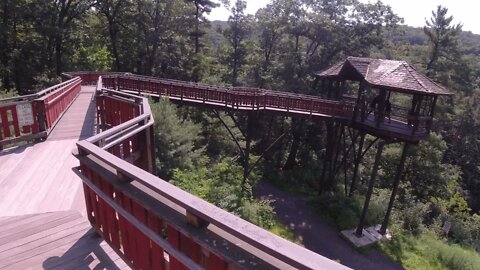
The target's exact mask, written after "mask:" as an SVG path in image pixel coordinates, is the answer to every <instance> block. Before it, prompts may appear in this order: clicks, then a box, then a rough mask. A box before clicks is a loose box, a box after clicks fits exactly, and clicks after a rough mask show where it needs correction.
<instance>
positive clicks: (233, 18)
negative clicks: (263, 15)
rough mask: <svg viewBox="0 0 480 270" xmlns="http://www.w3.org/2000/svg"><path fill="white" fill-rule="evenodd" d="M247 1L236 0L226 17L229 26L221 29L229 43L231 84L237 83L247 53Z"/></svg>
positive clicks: (248, 31)
mask: <svg viewBox="0 0 480 270" xmlns="http://www.w3.org/2000/svg"><path fill="white" fill-rule="evenodd" d="M246 7H247V3H246V2H245V1H244V0H237V1H236V2H235V5H234V6H233V7H232V8H231V9H230V12H231V13H232V15H230V17H228V25H229V27H228V28H227V29H225V30H224V31H223V35H224V36H225V38H226V39H227V41H228V43H229V45H230V53H229V56H228V62H229V64H230V66H231V69H232V73H231V74H232V76H231V84H232V85H233V86H237V85H238V73H239V69H240V67H241V66H242V65H243V64H244V63H245V57H246V55H247V51H246V45H245V41H246V39H247V38H248V37H249V35H250V29H251V21H252V17H251V16H250V15H246V14H245V8H246Z"/></svg>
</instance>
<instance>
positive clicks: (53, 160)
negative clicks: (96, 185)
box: [0, 86, 129, 269]
mask: <svg viewBox="0 0 480 270" xmlns="http://www.w3.org/2000/svg"><path fill="white" fill-rule="evenodd" d="M94 90H95V88H94V87H88V86H86V87H85V86H83V87H82V91H81V92H80V94H79V95H78V97H77V98H76V99H75V101H74V102H73V103H72V104H71V106H70V107H69V108H68V110H67V111H66V112H65V113H64V114H63V116H62V117H61V118H60V120H59V121H58V123H57V124H56V126H55V127H54V128H53V130H52V131H51V132H50V134H49V136H48V138H47V140H46V141H44V142H41V143H37V144H28V145H24V146H19V147H14V148H11V149H6V150H4V151H2V152H0V269H93V268H95V269H98V268H101V269H104V268H107V269H129V267H128V266H127V265H126V263H125V262H124V261H123V260H122V259H121V258H120V257H119V256H118V255H117V254H116V253H115V252H114V251H113V250H112V249H111V248H110V246H108V244H106V243H105V242H104V241H103V240H102V239H101V238H100V237H98V236H97V235H96V233H95V232H94V230H93V229H92V228H91V226H90V224H89V222H88V221H87V219H86V217H85V215H83V216H82V214H84V212H85V202H84V195H83V188H82V184H81V180H80V179H79V178H78V176H77V175H76V174H75V173H74V172H73V171H72V168H74V167H77V166H78V165H79V163H78V160H77V159H76V158H75V157H74V156H73V155H72V151H73V150H74V149H76V144H75V143H76V142H77V141H78V140H79V139H83V138H87V137H90V136H92V135H93V134H94V131H95V105H94V102H92V97H93V94H94Z"/></svg>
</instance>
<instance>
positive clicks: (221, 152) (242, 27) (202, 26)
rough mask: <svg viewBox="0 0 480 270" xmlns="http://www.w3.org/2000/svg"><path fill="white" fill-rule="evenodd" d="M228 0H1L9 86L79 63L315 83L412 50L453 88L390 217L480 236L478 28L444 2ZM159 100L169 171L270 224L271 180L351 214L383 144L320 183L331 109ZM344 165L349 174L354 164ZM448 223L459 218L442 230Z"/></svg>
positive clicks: (161, 151)
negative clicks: (319, 117)
mask: <svg viewBox="0 0 480 270" xmlns="http://www.w3.org/2000/svg"><path fill="white" fill-rule="evenodd" d="M223 2H228V1H223ZM224 4H227V8H228V9H229V10H230V11H231V13H232V15H231V16H230V18H229V19H228V21H227V22H213V23H209V22H208V20H207V19H206V17H205V15H206V14H207V13H209V11H210V10H211V9H212V8H215V7H217V6H218V5H217V4H215V3H214V2H212V1H210V0H194V1H191V0H188V1H185V0H168V1H167V0H96V1H94V0H88V1H87V0H56V1H42V4H39V3H38V2H37V1H31V0H3V2H2V5H1V6H0V60H1V61H0V95H1V96H3V95H4V93H6V92H7V91H8V95H12V92H17V93H19V94H25V93H28V92H29V91H31V89H35V88H39V87H42V86H45V85H48V84H51V83H52V82H55V81H58V80H59V79H60V78H59V75H60V74H61V72H63V71H70V70H81V69H85V70H104V71H109V70H111V71H129V72H134V73H138V74H145V75H153V76H159V77H164V78H172V79H181V80H187V81H199V82H204V83H211V84H217V85H234V86H251V87H262V88H271V89H277V90H284V91H289V92H296V93H308V94H317V93H316V92H315V90H314V88H312V83H313V78H312V76H311V74H312V73H313V72H315V71H318V70H320V69H322V68H325V67H327V66H329V65H331V64H332V63H335V62H336V61H339V60H342V59H344V58H345V57H346V56H348V55H354V56H367V57H377V58H388V59H403V60H406V61H407V62H409V63H411V64H413V65H414V66H415V67H416V68H417V69H418V70H419V71H421V72H424V73H426V74H428V75H429V76H430V77H431V78H433V79H434V80H436V81H438V82H440V83H441V84H443V85H444V86H445V87H446V88H448V89H451V90H452V91H453V92H454V93H455V95H454V97H453V98H445V99H442V100H441V101H440V103H439V104H438V106H437V110H436V119H435V124H434V127H433V129H434V133H432V135H431V136H430V138H429V139H428V140H425V141H423V142H421V143H420V144H419V145H417V146H414V147H411V148H410V150H409V153H408V157H407V161H406V169H405V174H404V175H403V181H402V182H401V185H400V190H399V194H398V199H397V202H396V204H395V208H394V212H393V216H392V228H394V229H395V228H396V229H398V230H399V231H403V232H409V233H424V232H426V231H427V232H428V233H429V234H430V235H431V234H433V235H435V237H436V238H439V239H444V240H445V241H450V242H456V243H459V244H461V245H463V246H471V247H475V246H476V245H477V246H478V245H479V241H480V217H479V211H480V166H479V161H480V135H479V134H480V132H477V131H478V130H479V129H480V120H479V119H480V109H479V108H480V107H479V106H478V102H479V101H480V87H479V85H480V36H479V35H474V34H472V33H470V32H463V31H462V30H461V28H462V26H461V25H453V24H452V17H451V15H450V14H449V13H448V10H447V9H445V8H443V7H438V8H437V9H436V10H434V11H432V14H425V17H429V16H431V18H429V19H428V21H427V22H426V24H425V27H424V28H423V29H421V28H411V27H407V26H399V25H398V24H399V23H401V21H402V20H401V18H399V17H398V16H397V15H395V13H394V12H393V11H392V10H391V8H390V7H389V6H386V5H384V4H382V3H381V2H376V3H362V2H359V1H358V0H335V1H331V0H318V1H310V0H271V3H269V4H268V5H267V7H265V8H263V9H260V10H258V12H257V13H256V14H255V15H248V14H246V13H245V7H246V2H245V1H243V0H237V1H235V2H232V3H224ZM152 107H153V112H154V114H155V128H156V134H155V138H156V143H155V147H156V154H157V162H156V165H157V169H158V171H159V174H160V176H161V177H162V178H164V179H167V180H170V179H171V180H172V182H173V183H175V184H176V185H178V186H180V187H182V188H184V189H186V190H188V191H190V192H192V193H194V194H196V195H197V196H199V197H201V198H204V199H206V200H209V201H211V202H212V203H214V204H216V205H218V206H220V207H223V208H225V209H227V210H229V211H232V212H234V213H236V214H238V215H240V216H242V217H244V218H246V219H248V220H251V221H253V222H255V223H257V224H260V225H262V226H265V227H271V226H273V224H274V222H275V217H274V212H273V210H272V208H271V207H270V205H269V203H268V201H262V200H257V199H255V198H253V197H252V196H251V194H252V193H251V189H252V187H253V185H254V184H255V183H256V182H257V181H259V180H263V181H271V182H273V183H276V184H277V185H278V186H281V187H283V188H286V189H290V190H291V191H292V192H301V193H303V194H305V193H306V194H308V195H310V196H312V198H313V199H312V203H314V204H315V205H320V206H321V207H322V209H327V210H328V211H327V212H328V213H329V214H327V215H328V216H330V217H331V220H332V221H333V222H335V223H336V224H337V225H339V226H340V227H342V228H346V227H352V226H355V222H356V220H358V215H359V212H360V209H361V208H360V207H361V204H362V201H363V196H364V194H365V191H366V182H367V181H366V180H367V179H368V176H369V174H370V170H371V167H372V163H373V158H374V153H373V152H374V151H370V152H368V153H367V154H366V156H365V158H364V161H363V163H362V165H361V168H360V177H359V180H360V183H359V187H358V189H357V191H356V192H354V194H353V196H347V195H348V193H347V185H346V184H344V183H342V181H341V180H340V179H341V178H338V179H337V180H338V181H337V182H333V183H332V185H331V186H330V187H329V189H328V191H325V192H324V193H323V194H321V195H320V196H318V194H317V190H318V189H319V177H320V174H321V173H320V172H321V170H322V166H324V162H323V160H324V159H325V156H326V151H327V144H328V143H329V142H328V140H326V139H325V138H326V136H325V135H326V134H327V133H328V132H329V130H330V129H331V127H330V126H329V124H328V123H324V122H313V121H310V120H308V119H304V120H299V119H289V118H286V117H281V116H272V115H262V114H258V115H252V116H247V115H245V114H241V113H235V114H227V113H223V112H214V111H210V110H207V109H196V108H187V107H181V108H177V107H176V106H173V105H171V104H170V103H169V102H168V101H166V100H160V102H159V103H155V104H154V105H153V106H152ZM249 118H251V119H253V120H252V121H251V125H253V128H252V127H249V126H248V125H247V119H249ZM247 129H250V130H251V132H249V133H248V134H249V135H248V136H246V135H245V134H246V131H247ZM372 140H373V138H370V137H367V138H366V143H370V142H371V141H372ZM265 149H268V151H265ZM400 152H401V146H399V145H389V146H387V147H386V148H385V152H384V154H383V157H382V162H381V164H380V170H379V178H380V180H379V181H377V184H376V186H375V190H374V197H373V201H372V204H371V208H370V213H369V216H368V220H367V221H368V222H369V223H372V224H373V223H378V222H381V218H382V217H383V214H384V207H385V205H386V204H387V202H388V197H389V194H390V189H391V183H392V181H393V175H394V173H395V168H396V166H397V164H398V160H399V156H400ZM257 161H258V162H257ZM259 171H261V172H262V174H259V173H258V172H259ZM345 174H346V175H347V176H348V177H349V178H351V169H349V170H346V172H345ZM245 191H248V192H245ZM445 223H449V224H452V226H451V229H450V230H449V231H448V232H447V233H445V232H444V230H442V228H443V226H444V224H445ZM399 241H403V240H399ZM432 241H433V240H432ZM427 242H428V241H427ZM431 243H432V245H435V246H438V252H437V253H438V254H436V255H435V256H437V257H441V259H442V260H445V261H446V262H445V264H444V265H450V264H456V263H458V262H455V260H454V259H452V258H447V257H446V256H447V255H448V254H444V253H448V252H446V251H445V249H444V246H443V245H444V243H443V242H441V243H440V242H439V243H437V242H431ZM385 250H386V252H387V253H389V252H390V253H391V252H393V251H392V250H391V249H390V250H389V249H385ZM444 251H445V252H444ZM459 252H460V251H459ZM432 256H433V255H432ZM462 256H463V255H462ZM471 262H472V263H475V259H472V261H471ZM467 263H470V261H469V262H467ZM447 268H448V267H447Z"/></svg>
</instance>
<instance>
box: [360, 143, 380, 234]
mask: <svg viewBox="0 0 480 270" xmlns="http://www.w3.org/2000/svg"><path fill="white" fill-rule="evenodd" d="M384 145H385V142H383V141H380V142H379V143H378V145H377V154H376V155H375V162H374V164H373V168H372V174H371V176H370V182H369V183H368V190H367V194H366V195H365V204H364V205H363V210H362V215H361V216H360V221H359V222H358V226H357V230H356V231H355V234H356V235H357V236H358V237H361V236H362V235H363V225H364V222H365V217H366V216H367V211H368V205H369V204H370V199H371V197H372V192H373V186H374V185H375V179H376V178H377V172H378V165H379V163H380V158H381V157H382V152H383V146H384Z"/></svg>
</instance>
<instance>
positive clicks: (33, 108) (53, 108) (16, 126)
mask: <svg viewBox="0 0 480 270" xmlns="http://www.w3.org/2000/svg"><path fill="white" fill-rule="evenodd" d="M80 84H81V79H80V78H79V77H75V78H72V79H70V80H68V81H65V82H62V83H59V84H57V85H54V86H52V87H49V88H47V89H45V90H42V91H40V92H38V93H36V94H33V95H26V96H19V97H13V98H7V99H0V150H1V149H2V148H3V147H4V146H5V145H9V144H13V143H17V142H21V141H30V140H34V139H40V138H45V137H46V136H47V135H48V133H49V132H50V131H51V129H52V128H53V126H54V125H55V123H56V122H57V121H58V119H59V118H60V117H61V115H62V114H63V113H64V112H65V110H66V109H67V108H68V106H69V105H70V104H71V103H72V102H73V100H74V99H75V98H76V96H77V95H78V93H79V92H80V89H81V87H80Z"/></svg>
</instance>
